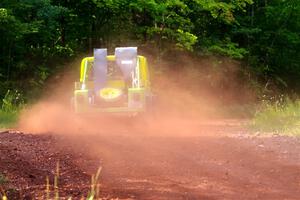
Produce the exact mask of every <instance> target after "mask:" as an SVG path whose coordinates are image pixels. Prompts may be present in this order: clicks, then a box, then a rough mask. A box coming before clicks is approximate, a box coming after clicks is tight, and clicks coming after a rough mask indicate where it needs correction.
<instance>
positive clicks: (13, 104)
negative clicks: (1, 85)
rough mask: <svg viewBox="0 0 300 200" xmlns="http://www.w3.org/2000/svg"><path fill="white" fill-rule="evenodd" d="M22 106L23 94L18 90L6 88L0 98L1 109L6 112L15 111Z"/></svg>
mask: <svg viewBox="0 0 300 200" xmlns="http://www.w3.org/2000/svg"><path fill="white" fill-rule="evenodd" d="M23 107H24V99H23V96H22V94H21V93H20V92H18V90H15V91H10V90H8V91H7V92H6V94H5V96H4V98H3V99H2V107H1V110H2V111H3V112H6V113H16V112H18V111H19V110H20V109H22V108H23Z"/></svg>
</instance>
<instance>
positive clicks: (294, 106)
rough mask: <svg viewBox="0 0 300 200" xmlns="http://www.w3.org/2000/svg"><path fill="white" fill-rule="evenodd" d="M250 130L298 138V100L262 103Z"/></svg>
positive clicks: (299, 115)
mask: <svg viewBox="0 0 300 200" xmlns="http://www.w3.org/2000/svg"><path fill="white" fill-rule="evenodd" d="M252 128H253V129H254V130H256V131H261V132H269V133H276V134H283V135H293V136H300V100H298V101H291V100H289V99H284V100H282V99H281V100H278V101H276V102H274V103H264V104H263V105H262V107H261V109H260V110H259V111H258V112H257V113H256V114H255V116H254V119H253V123H252Z"/></svg>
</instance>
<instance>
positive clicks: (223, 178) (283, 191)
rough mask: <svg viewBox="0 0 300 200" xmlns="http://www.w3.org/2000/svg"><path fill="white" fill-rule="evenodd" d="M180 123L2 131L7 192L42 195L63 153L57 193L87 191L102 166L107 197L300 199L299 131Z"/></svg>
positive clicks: (0, 168) (0, 154) (1, 165)
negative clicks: (61, 130)
mask: <svg viewBox="0 0 300 200" xmlns="http://www.w3.org/2000/svg"><path fill="white" fill-rule="evenodd" d="M99 124H100V123H99ZM62 126H63V124H62ZM99 126H100V125H99ZM176 127H180V126H179V124H177V126H176ZM182 127H183V128H182V129H178V130H177V131H176V130H174V129H170V131H169V130H168V129H167V128H164V129H163V131H161V132H160V131H159V129H156V130H149V129H147V128H144V129H134V131H133V130H132V129H133V128H132V126H129V125H128V126H126V125H125V126H123V127H122V128H121V127H120V128H119V129H113V130H111V131H110V130H101V131H100V129H99V131H95V133H92V134H91V133H90V134H88V133H87V134H86V133H85V130H82V131H81V132H82V134H76V135H71V134H69V135H61V134H54V133H47V134H34V135H33V134H30V133H19V132H10V133H1V134H0V172H1V173H2V174H4V175H5V176H6V177H7V179H8V180H9V183H8V184H5V185H4V189H9V188H15V189H16V190H12V191H10V193H11V194H10V195H11V198H10V199H37V198H38V197H40V196H42V195H44V194H45V182H46V176H49V177H50V180H53V176H54V174H55V169H56V163H57V161H59V163H60V172H61V175H60V177H59V188H60V195H61V196H64V197H68V196H72V197H73V199H80V197H82V196H83V195H84V196H86V194H87V192H88V190H89V186H90V185H89V183H90V175H91V174H92V173H95V172H96V170H97V168H98V167H99V166H101V167H102V172H101V177H100V182H101V196H102V197H103V198H107V199H112V198H119V199H155V200H160V199H172V200H177V199H191V200H192V199H195V200H196V199H201V200H219V199H234V200H237V199H242V200H244V199H245V200H246V199H249V200H250V199H263V200H267V199H269V200H277V199H278V200H283V199H286V200H298V199H300V153H299V152H300V140H299V138H294V137H286V136H278V135H272V136H263V135H258V134H249V133H247V131H246V129H245V128H243V126H241V125H240V124H239V123H235V122H232V121H221V122H220V123H219V122H214V123H202V124H200V123H199V124H197V125H195V124H194V125H193V129H189V126H188V125H187V124H184V125H183V126H182ZM174 132H175V133H174ZM51 184H53V181H52V182H51Z"/></svg>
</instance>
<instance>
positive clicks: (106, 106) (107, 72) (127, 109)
mask: <svg viewBox="0 0 300 200" xmlns="http://www.w3.org/2000/svg"><path fill="white" fill-rule="evenodd" d="M151 99H152V93H151V89H150V80H149V70H148V66H147V59H146V58H145V57H144V56H141V55H138V54H137V47H120V48H116V49H115V55H107V49H94V56H93V57H86V58H84V59H83V60H82V62H81V68H80V81H79V82H75V90H74V97H73V98H72V105H73V109H74V111H75V112H76V113H99V112H106V113H107V112H108V113H129V114H136V113H140V112H145V111H146V109H149V106H148V105H149V101H151Z"/></svg>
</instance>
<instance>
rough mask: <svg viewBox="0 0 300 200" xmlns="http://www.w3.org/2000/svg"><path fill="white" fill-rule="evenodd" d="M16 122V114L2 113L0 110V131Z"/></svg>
mask: <svg viewBox="0 0 300 200" xmlns="http://www.w3.org/2000/svg"><path fill="white" fill-rule="evenodd" d="M17 120H18V112H4V111H3V110H0V129H1V128H3V129H5V128H11V127H13V126H14V125H15V124H16V122H17Z"/></svg>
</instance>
